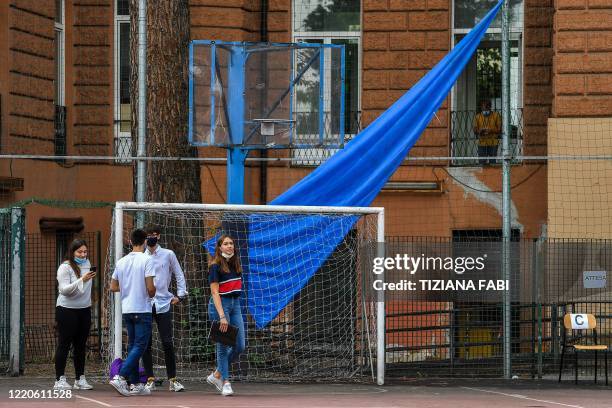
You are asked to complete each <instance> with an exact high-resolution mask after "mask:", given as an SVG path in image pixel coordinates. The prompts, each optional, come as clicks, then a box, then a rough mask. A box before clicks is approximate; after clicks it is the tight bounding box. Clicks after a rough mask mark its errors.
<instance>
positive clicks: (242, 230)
mask: <svg viewBox="0 0 612 408" xmlns="http://www.w3.org/2000/svg"><path fill="white" fill-rule="evenodd" d="M382 221H383V211H382V209H380V208H344V207H286V206H248V205H204V204H155V203H138V204H137V203H117V205H116V208H115V212H114V217H113V228H112V234H111V240H110V241H111V242H110V245H109V251H108V257H107V265H106V267H107V275H106V276H110V274H111V273H112V271H113V269H114V265H115V263H116V261H117V260H118V259H120V258H121V256H123V255H125V254H126V253H127V252H129V250H130V249H129V245H128V244H129V233H130V231H131V230H132V229H134V228H135V227H136V226H137V225H139V226H145V225H147V224H155V225H158V226H160V227H161V230H162V232H161V239H160V245H161V246H162V247H164V248H169V249H172V250H173V251H174V252H175V253H176V255H177V258H178V260H179V263H180V265H181V267H182V269H183V271H184V275H185V279H186V282H187V290H188V292H189V294H188V296H187V299H186V301H184V302H181V303H180V304H179V305H176V306H174V307H173V308H172V310H173V325H174V332H173V333H174V347H175V352H176V360H177V375H178V376H179V377H182V378H190V379H196V380H197V379H199V380H203V379H205V378H206V376H207V375H208V374H209V373H210V372H211V370H212V369H213V368H214V367H215V364H216V358H215V344H214V343H212V342H211V341H210V340H209V339H208V333H209V330H210V324H211V322H210V321H209V317H208V303H209V299H210V289H209V284H208V261H209V259H210V258H209V252H211V251H214V242H215V241H216V238H218V237H219V236H220V235H221V234H229V235H230V236H231V237H232V238H233V239H234V242H235V245H236V248H237V253H238V255H239V256H240V259H241V263H242V266H243V269H244V271H243V295H242V297H241V301H242V310H243V319H244V322H245V323H244V325H245V327H244V328H245V330H246V350H245V352H244V353H243V355H242V356H241V358H240V360H239V361H238V362H236V363H234V366H233V368H232V375H233V376H234V378H239V379H242V380H258V381H261V380H273V381H279V380H280V381H304V380H316V379H328V380H338V381H346V380H348V379H357V380H359V379H363V380H367V379H368V378H370V377H372V376H374V375H376V374H378V375H381V373H380V372H379V371H380V369H381V368H380V367H379V368H378V371H377V367H376V355H377V340H379V343H380V342H382V341H384V338H379V339H377V337H376V333H377V330H376V324H377V320H378V321H384V319H380V315H379V317H378V319H377V316H376V314H377V313H384V310H382V309H383V307H382V306H381V305H380V304H377V303H376V302H374V301H373V297H372V296H370V293H369V291H370V289H369V288H371V287H372V284H371V280H372V276H371V275H372V274H371V273H369V272H368V271H369V270H368V269H366V266H367V265H371V260H369V258H371V257H372V253H373V251H371V250H370V249H371V248H372V245H373V244H375V243H376V242H377V241H378V242H382V236H383V231H382V228H383V227H382V226H383V225H384V223H383V222H382ZM172 282H173V283H172V286H171V292H172V293H176V287H175V280H174V279H173V280H172ZM109 284H110V279H106V282H105V285H106V286H107V288H106V290H105V291H104V294H105V295H104V296H105V299H104V304H105V308H104V309H105V319H104V320H105V325H106V326H107V328H108V330H105V331H104V335H105V339H104V341H103V355H104V357H105V361H106V362H108V363H110V362H111V361H112V360H113V359H114V358H116V357H123V358H125V356H126V352H127V350H126V348H127V334H126V332H125V330H124V329H123V328H122V322H121V315H120V309H121V305H120V301H119V300H118V296H116V295H113V294H112V293H111V292H110V291H109V290H108V286H109ZM383 327H384V326H383ZM383 331H384V328H383ZM383 337H384V336H383ZM379 347H380V345H379ZM152 351H153V362H154V371H155V375H156V377H157V378H165V377H166V370H165V365H164V355H163V348H162V345H161V341H160V339H159V334H158V331H157V327H156V325H155V324H154V325H153V343H152ZM383 369H384V367H383Z"/></svg>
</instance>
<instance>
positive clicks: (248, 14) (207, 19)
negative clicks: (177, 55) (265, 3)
mask: <svg viewBox="0 0 612 408" xmlns="http://www.w3.org/2000/svg"><path fill="white" fill-rule="evenodd" d="M260 3H261V2H260V1H259V0H189V13H190V19H191V38H192V39H194V40H224V41H258V40H259V26H260V13H259V8H260V5H261V4H260Z"/></svg>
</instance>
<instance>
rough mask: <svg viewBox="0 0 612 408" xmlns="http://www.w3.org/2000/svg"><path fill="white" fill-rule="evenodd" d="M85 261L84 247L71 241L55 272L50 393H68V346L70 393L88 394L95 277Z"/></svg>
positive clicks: (84, 243) (86, 260) (78, 240)
mask: <svg viewBox="0 0 612 408" xmlns="http://www.w3.org/2000/svg"><path fill="white" fill-rule="evenodd" d="M94 269H95V268H92V266H91V264H90V263H89V260H88V259H87V243H86V242H85V241H83V240H82V239H75V240H74V241H72V243H71V244H70V248H69V250H68V254H67V255H66V260H65V261H64V262H63V263H62V264H61V265H60V266H59V268H58V269H57V287H58V292H59V295H58V297H57V302H56V303H55V305H56V306H55V321H56V323H57V335H58V337H57V348H56V350H55V384H54V385H53V389H56V390H69V389H71V388H72V387H71V386H70V384H68V381H66V376H65V375H64V374H65V370H66V360H67V359H68V352H69V351H70V346H71V345H72V347H73V350H72V358H73V362H74V371H75V380H74V389H77V390H79V389H80V390H91V389H92V388H93V387H92V386H91V385H90V384H89V383H88V382H87V379H86V378H85V375H84V373H85V348H86V345H87V337H89V327H90V326H91V280H92V279H93V278H94V277H95V276H96V273H95V271H94Z"/></svg>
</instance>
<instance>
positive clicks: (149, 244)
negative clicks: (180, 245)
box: [147, 237, 157, 247]
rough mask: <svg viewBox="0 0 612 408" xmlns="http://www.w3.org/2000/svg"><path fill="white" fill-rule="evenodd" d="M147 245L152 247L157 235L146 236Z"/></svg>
mask: <svg viewBox="0 0 612 408" xmlns="http://www.w3.org/2000/svg"><path fill="white" fill-rule="evenodd" d="M147 245H148V246H150V247H154V246H155V245H157V237H149V238H147Z"/></svg>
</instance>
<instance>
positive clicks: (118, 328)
mask: <svg viewBox="0 0 612 408" xmlns="http://www.w3.org/2000/svg"><path fill="white" fill-rule="evenodd" d="M126 210H127V211H133V210H205V211H206V210H208V211H232V210H236V211H250V212H279V213H280V212H282V213H302V214H303V213H309V214H330V213H333V214H364V215H368V214H374V215H376V216H377V230H376V242H377V243H378V244H384V242H385V209H384V207H331V206H329V207H327V206H291V205H243V204H187V203H136V202H126V201H118V202H117V203H116V204H115V224H114V228H115V230H114V231H113V232H114V234H113V236H114V242H113V243H112V245H114V249H115V259H114V263H115V264H117V261H119V259H121V257H123V212H124V211H126ZM376 251H377V256H384V247H383V245H377V250H376ZM376 279H377V280H383V281H384V274H380V275H377V277H376ZM377 296H378V297H377V300H376V382H377V384H378V385H383V384H384V382H385V361H386V351H385V343H386V341H385V338H386V336H385V296H384V292H378V293H377ZM114 309H115V321H114V328H115V331H114V349H115V355H114V358H121V357H122V356H121V350H122V348H121V346H122V344H121V343H122V330H123V322H122V318H121V315H122V313H121V296H120V295H119V293H115V297H114Z"/></svg>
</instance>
